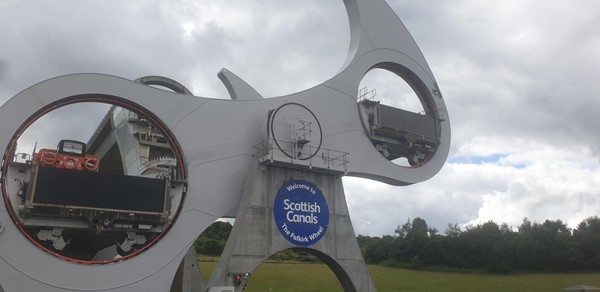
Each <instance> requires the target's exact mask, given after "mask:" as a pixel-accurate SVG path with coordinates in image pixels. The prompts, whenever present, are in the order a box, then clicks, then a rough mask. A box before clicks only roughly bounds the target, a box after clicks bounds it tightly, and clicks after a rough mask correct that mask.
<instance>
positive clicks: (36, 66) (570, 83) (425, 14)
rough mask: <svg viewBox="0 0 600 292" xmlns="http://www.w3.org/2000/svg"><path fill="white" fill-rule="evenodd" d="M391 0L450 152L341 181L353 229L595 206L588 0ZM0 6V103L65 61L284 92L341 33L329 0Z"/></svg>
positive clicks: (194, 86) (402, 98) (401, 90)
mask: <svg viewBox="0 0 600 292" xmlns="http://www.w3.org/2000/svg"><path fill="white" fill-rule="evenodd" d="M389 4H390V6H391V7H392V8H393V9H394V10H395V11H396V13H397V14H398V15H399V17H400V19H401V20H402V21H404V23H405V25H406V26H407V28H408V29H409V30H410V31H411V33H412V35H413V37H414V38H415V40H416V41H417V43H418V44H419V46H420V48H421V49H422V51H423V53H424V55H425V57H426V59H427V60H428V61H429V64H430V66H431V67H432V70H433V73H434V75H435V76H436V78H437V81H438V83H439V85H440V87H441V90H442V93H443V94H444V98H445V101H446V105H447V107H448V113H449V116H450V122H451V126H452V146H451V152H450V157H449V158H450V161H454V162H456V163H448V164H446V166H444V168H443V169H442V170H441V171H440V173H439V174H438V175H437V176H436V177H434V178H433V179H431V180H429V181H427V182H423V183H421V184H417V185H413V186H408V187H392V186H387V185H384V184H380V183H375V182H369V181H366V180H362V179H353V178H346V179H344V182H345V190H346V193H347V198H348V204H349V207H350V210H351V216H352V218H353V222H354V223H355V230H356V231H357V233H361V234H371V235H382V234H391V233H392V232H393V230H394V229H395V228H396V226H397V225H398V224H402V223H404V222H405V221H406V219H407V218H408V217H411V218H414V217H417V216H420V217H423V218H425V219H426V220H427V222H428V223H429V224H430V225H432V226H435V227H437V228H438V229H440V230H443V229H444V228H445V226H446V224H447V223H459V224H467V223H475V222H483V221H486V220H494V221H497V222H507V223H509V224H511V225H517V224H518V223H520V221H521V219H522V218H523V217H528V218H530V219H532V220H544V219H553V218H559V219H562V220H564V221H566V222H567V223H568V224H569V225H570V226H571V227H574V225H575V224H577V223H579V221H580V220H582V219H583V218H585V217H587V216H591V215H597V214H598V210H600V205H599V200H600V199H599V198H600V196H598V192H597V191H595V190H594V186H597V185H599V184H598V182H599V181H598V180H599V179H600V178H599V177H600V167H599V165H598V164H599V163H600V146H599V145H600V135H598V134H597V133H598V129H597V128H598V125H600V121H599V120H598V118H597V116H598V111H600V98H598V97H597V95H598V94H597V92H600V83H599V82H598V81H597V76H600V37H599V36H600V27H599V26H598V25H597V23H599V22H600V2H598V1H593V0H581V1H570V2H566V1H545V2H544V3H543V5H541V4H540V3H539V2H538V1H516V0H511V1H501V2H498V1H483V2H482V1H477V0H462V1H453V2H440V1H431V0H425V1H417V2H413V1H399V0H389ZM0 8H1V9H0V19H2V22H3V24H5V25H2V26H0V43H1V44H10V45H2V46H0V102H4V101H6V100H7V99H8V98H10V97H12V96H14V95H15V94H17V93H18V92H20V91H21V90H23V89H25V88H26V87H28V86H30V85H32V84H34V83H37V82H39V81H42V80H45V79H48V78H51V77H55V76H57V75H62V74H71V73H79V72H97V73H107V74H112V75H117V76H121V77H125V78H129V79H135V78H138V77H141V76H146V75H163V76H167V77H170V78H173V79H175V80H177V81H179V82H181V83H183V84H184V85H186V86H187V87H188V88H190V89H191V90H192V91H193V92H194V93H195V94H197V95H200V96H208V97H219V98H227V97H228V95H227V92H226V90H225V88H224V86H223V85H222V84H221V83H220V81H219V80H218V79H217V78H216V73H217V72H218V71H219V70H220V69H221V68H222V67H226V68H228V69H230V70H231V71H232V72H234V73H236V74H238V75H239V76H240V77H242V78H244V79H245V80H246V81H248V83H249V84H251V85H252V86H254V87H255V88H256V89H257V90H258V91H259V92H260V93H261V94H263V95H264V96H266V97H271V96H278V95H284V94H289V93H293V92H297V91H299V90H302V89H306V88H308V87H311V86H314V85H317V84H319V83H321V82H323V81H325V80H327V79H328V78H330V77H331V76H333V75H334V74H335V73H336V72H337V71H338V69H339V67H340V66H341V65H342V63H343V61H344V59H345V55H346V52H347V44H348V41H349V28H348V24H347V19H346V15H345V11H344V6H343V2H342V1H326V2H324V1H318V0H310V1H301V2H290V1H278V0H262V1H260V2H259V1H255V0H254V1H242V2H240V1H183V0H182V1H164V0H163V1H161V0H153V1H113V2H110V3H107V2H94V3H86V4H85V5H81V3H80V2H78V1H59V2H57V1H53V2H51V3H50V2H44V1H36V2H25V1H15V0H5V1H0ZM384 75H385V74H384ZM368 78H371V77H367V79H368ZM372 79H373V80H370V81H369V82H370V84H373V86H371V85H369V86H370V87H374V88H375V89H377V91H378V92H379V93H380V95H381V96H382V97H384V98H385V99H384V102H386V103H390V104H394V105H397V106H403V107H405V108H409V109H414V110H415V111H417V110H418V109H419V105H418V103H416V102H415V100H414V95H411V94H410V91H409V90H407V88H406V86H404V87H403V86H399V87H394V86H393V85H392V84H393V83H394V82H395V81H396V80H397V79H395V78H393V76H392V77H389V76H376V77H374V78H372ZM411 98H412V99H413V100H411ZM71 124H72V123H71ZM57 125H62V124H60V122H59V123H58V124H57ZM67 125H68V123H66V124H65V126H67ZM72 128H73V130H72V131H78V129H75V128H76V127H72ZM42 129H43V128H42ZM79 130H80V129H79ZM39 135H40V136H38V134H35V136H36V137H41V136H42V134H39ZM84 140H85V139H84ZM494 155H496V156H494ZM478 157H479V158H478ZM482 157H497V159H496V160H494V161H488V162H486V161H485V160H481V158H482ZM459 158H464V159H465V160H464V161H463V162H461V163H458V159H459ZM453 159H454V160H453ZM469 159H471V161H470V162H469Z"/></svg>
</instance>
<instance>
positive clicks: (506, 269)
mask: <svg viewBox="0 0 600 292" xmlns="http://www.w3.org/2000/svg"><path fill="white" fill-rule="evenodd" d="M231 229H232V226H231V224H229V223H227V222H219V221H217V222H215V223H213V225H211V226H210V227H208V228H207V229H206V230H205V231H204V232H203V233H202V235H201V236H200V237H199V238H198V239H197V240H196V243H195V247H196V252H197V253H199V254H203V255H211V256H219V255H221V253H222V252H223V248H224V246H225V243H226V241H227V239H228V237H229V234H230V232H231ZM357 240H358V244H359V247H360V249H361V252H362V254H363V257H364V259H365V261H366V262H367V264H377V265H384V266H393V267H404V268H414V269H436V270H444V269H448V270H470V271H473V270H478V271H485V272H491V273H511V272H562V273H564V272H600V218H599V217H597V216H595V217H590V218H587V219H585V220H583V221H582V222H581V223H579V225H577V227H576V228H575V229H570V228H568V227H567V225H566V224H565V223H564V222H562V221H561V220H546V221H544V222H543V223H535V222H531V221H530V220H528V219H526V218H525V219H523V222H522V223H521V225H519V226H518V227H517V228H516V229H513V228H511V227H509V226H508V225H507V224H506V223H504V224H500V225H498V224H497V223H495V222H493V221H489V222H486V223H483V224H478V225H469V226H466V227H460V226H459V225H458V224H448V227H447V228H446V230H445V231H444V233H443V234H440V233H439V232H438V230H436V229H435V228H432V227H429V226H428V225H427V222H426V221H425V219H422V218H420V217H417V218H414V219H412V220H411V219H408V220H407V221H406V223H404V224H402V225H399V226H398V228H396V230H395V231H394V235H385V236H382V237H371V236H363V235H359V236H358V237H357ZM273 259H274V260H277V261H285V260H300V261H316V258H314V257H313V256H311V255H308V254H306V253H305V252H303V251H297V250H294V249H290V250H286V251H285V252H283V253H278V254H276V255H274V256H273Z"/></svg>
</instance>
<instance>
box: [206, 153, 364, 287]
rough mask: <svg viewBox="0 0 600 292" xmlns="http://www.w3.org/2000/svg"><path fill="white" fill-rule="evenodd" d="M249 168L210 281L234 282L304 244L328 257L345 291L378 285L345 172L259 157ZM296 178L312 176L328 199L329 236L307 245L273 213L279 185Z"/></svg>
mask: <svg viewBox="0 0 600 292" xmlns="http://www.w3.org/2000/svg"><path fill="white" fill-rule="evenodd" d="M247 173H248V176H247V177H246V183H245V187H244V194H243V195H242V200H241V202H240V207H239V210H238V213H237V216H236V222H235V225H234V226H233V230H232V231H231V235H230V236H229V240H228V241H227V245H226V246H225V250H224V251H223V254H222V255H221V260H220V262H219V265H218V266H217V268H216V269H215V271H214V272H213V274H212V276H211V278H210V280H209V282H208V287H220V286H232V285H233V276H234V275H237V274H240V275H244V274H245V273H249V274H252V273H253V272H254V271H255V270H256V269H257V267H258V266H259V265H260V264H261V263H263V262H264V261H265V260H266V259H267V258H269V257H270V256H272V255H274V254H276V253H277V252H279V251H282V250H286V249H289V248H299V249H300V250H303V251H306V252H308V253H310V254H312V255H315V256H316V257H318V258H319V259H320V260H321V261H323V262H324V263H325V264H326V265H327V266H328V267H329V268H330V269H331V270H332V271H333V273H334V274H335V276H336V278H337V279H338V280H339V282H340V284H341V285H342V287H343V289H344V291H376V290H375V286H374V284H373V281H372V280H371V278H370V276H369V274H368V271H367V266H366V264H365V262H364V260H363V258H362V254H361V252H360V249H359V247H358V242H357V241H356V237H355V235H354V230H353V228H352V221H351V220H350V215H349V213H348V207H347V204H346V198H345V195H344V188H343V186H342V180H341V178H340V176H338V175H333V174H326V173H319V172H315V171H307V170H300V169H292V168H285V167H279V166H274V165H270V166H264V165H261V164H259V163H256V162H255V163H252V164H251V165H250V167H249V169H248V172H247ZM292 180H304V181H307V182H311V183H312V184H314V185H316V186H317V187H318V188H319V189H320V190H321V191H322V193H323V196H324V197H325V199H326V201H327V206H328V212H327V214H328V216H329V218H328V219H329V221H328V222H329V223H328V224H329V225H328V227H327V229H326V231H325V234H324V236H323V237H322V238H320V239H319V240H318V241H316V242H311V243H310V244H309V245H308V246H300V245H297V244H294V243H293V242H292V241H290V240H289V239H288V238H286V237H285V236H284V234H283V233H282V232H281V231H280V229H279V228H278V226H277V223H276V220H275V218H274V212H273V209H274V201H275V197H276V196H277V193H278V190H279V189H280V188H281V187H282V185H283V184H284V183H286V182H288V181H292ZM243 281H247V279H244V280H243ZM243 281H242V282H243ZM242 284H244V283H242ZM243 286H244V285H238V286H236V287H235V291H241V289H242V287H243Z"/></svg>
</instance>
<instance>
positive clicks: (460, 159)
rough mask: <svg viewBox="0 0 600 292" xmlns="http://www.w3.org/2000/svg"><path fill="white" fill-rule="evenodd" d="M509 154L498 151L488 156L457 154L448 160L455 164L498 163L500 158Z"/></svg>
mask: <svg viewBox="0 0 600 292" xmlns="http://www.w3.org/2000/svg"><path fill="white" fill-rule="evenodd" d="M506 156H508V154H506V153H498V154H492V155H487V156H457V157H453V158H451V159H450V160H448V162H449V163H455V164H484V163H491V164H498V162H499V161H500V159H502V158H504V157H506Z"/></svg>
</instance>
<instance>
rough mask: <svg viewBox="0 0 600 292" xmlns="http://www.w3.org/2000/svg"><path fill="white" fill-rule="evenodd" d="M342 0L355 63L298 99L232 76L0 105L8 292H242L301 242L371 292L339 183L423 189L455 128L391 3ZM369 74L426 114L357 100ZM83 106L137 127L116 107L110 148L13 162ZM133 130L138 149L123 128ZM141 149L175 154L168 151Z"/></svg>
mask: <svg viewBox="0 0 600 292" xmlns="http://www.w3.org/2000/svg"><path fill="white" fill-rule="evenodd" d="M344 4H345V6H346V10H347V13H348V18H349V22H350V30H351V39H350V47H349V50H348V55H347V58H346V61H345V63H344V64H343V66H342V68H341V69H340V70H339V72H338V73H337V74H336V75H335V76H334V77H332V78H331V79H329V80H326V81H324V82H323V83H322V84H320V85H318V86H315V87H313V88H310V89H308V90H305V91H302V92H298V93H294V94H290V95H286V96H279V97H273V98H263V97H262V96H261V95H260V94H259V93H258V92H257V91H255V90H254V89H253V88H252V87H251V86H250V85H248V84H247V83H246V82H244V81H243V80H242V79H241V78H239V77H238V76H236V75H234V74H233V73H232V72H229V71H227V70H225V69H223V70H222V71H221V72H219V74H218V76H219V78H220V79H221V80H222V81H223V83H224V84H225V86H226V88H227V89H228V91H229V94H230V96H231V100H222V99H212V98H206V97H199V96H193V95H192V94H191V93H190V92H189V91H188V90H186V89H185V88H184V87H183V86H181V85H180V84H178V83H177V82H175V81H173V80H170V79H167V78H159V77H146V78H142V79H140V80H136V81H131V80H126V79H123V78H119V77H115V76H109V75H100V74H74V75H67V76H61V77H56V78H53V79H50V80H46V81H43V82H41V83H38V84H35V85H33V86H31V87H29V88H27V89H25V90H24V91H22V92H21V93H19V94H17V95H16V96H14V97H13V98H12V99H10V100H9V101H7V102H6V103H5V104H4V105H2V107H0V119H1V121H0V133H1V135H0V147H4V148H3V149H4V151H3V158H2V159H3V160H2V165H1V190H2V203H1V204H0V286H1V289H0V290H4V291H9V292H10V291H156V292H164V291H203V290H206V291H240V290H241V289H242V288H243V286H244V285H245V284H246V282H247V281H249V280H251V275H252V272H253V271H254V270H255V269H256V267H257V266H258V265H260V263H261V262H262V261H263V260H265V259H266V258H268V257H269V256H271V255H273V254H274V253H276V252H278V251H280V250H283V249H287V248H299V249H302V250H304V251H308V252H310V253H312V254H314V255H316V256H317V257H318V258H320V259H321V260H322V261H323V262H324V263H326V264H327V265H328V266H329V267H330V268H331V270H332V271H333V272H334V274H335V275H336V277H337V278H338V280H339V281H340V283H341V286H342V287H343V288H344V290H345V291H375V286H374V285H373V283H372V281H371V279H370V276H369V275H368V272H367V269H366V265H365V263H364V260H363V258H362V256H361V254H360V250H359V248H358V244H357V242H356V238H355V234H354V230H353V228H352V224H351V221H350V217H349V214H348V208H347V205H346V200H345V196H344V191H343V186H342V182H341V179H340V178H341V177H342V176H345V175H347V176H355V177H362V178H367V179H371V180H376V181H380V182H384V183H387V184H392V185H398V186H402V185H409V184H414V183H419V182H422V181H424V180H427V179H429V178H431V177H433V176H434V175H435V174H436V173H437V172H438V171H439V170H440V169H441V167H442V166H443V164H444V163H445V160H446V158H447V155H448V150H449V145H450V124H449V119H448V114H447V110H446V106H445V104H444V100H443V98H442V95H441V92H440V90H439V88H438V85H437V84H436V81H435V79H434V77H433V74H432V72H431V70H430V68H429V66H428V65H427V62H426V61H425V58H424V56H423V55H422V53H421V51H420V50H419V48H418V46H417V44H416V43H415V41H414V40H413V38H412V37H411V36H410V34H409V32H408V31H407V29H406V28H405V27H404V25H403V24H402V23H401V21H400V20H399V19H398V17H397V16H396V14H395V13H394V12H393V10H392V9H391V8H390V7H389V6H388V5H387V3H385V2H384V1H383V0H345V1H344ZM373 69H384V70H387V71H389V72H392V73H395V74H396V75H398V76H399V77H401V78H402V79H404V80H405V81H406V82H407V83H408V84H409V85H410V86H411V87H412V89H413V90H414V92H415V93H416V95H417V96H418V98H419V99H420V102H421V104H422V106H423V109H424V112H423V113H412V112H408V111H405V110H402V109H398V108H395V107H393V106H389V105H385V104H382V103H380V102H378V101H374V100H372V99H369V98H357V96H360V94H359V89H358V86H359V83H360V81H361V79H362V78H363V76H364V75H365V74H366V73H367V72H369V71H370V70H373ZM149 85H162V86H164V87H167V88H170V89H172V92H171V91H166V90H161V89H158V88H155V87H152V86H149ZM85 102H96V103H106V104H112V105H114V106H115V107H118V108H120V109H123V110H125V111H127V112H130V113H133V115H134V116H135V119H133V120H132V119H131V118H126V116H125V115H123V114H122V113H123V112H121V113H120V114H117V112H114V114H113V115H112V118H111V119H106V120H105V122H106V127H104V126H103V127H99V128H98V130H97V133H95V135H96V134H97V135H104V134H106V133H105V132H104V131H111V130H112V131H115V133H116V134H115V135H112V136H111V135H106V136H105V137H107V138H106V141H108V142H106V143H95V144H94V143H92V142H93V141H91V142H90V143H91V144H89V143H88V145H86V144H83V143H77V141H69V140H64V141H61V142H60V144H59V146H58V147H57V149H39V152H37V153H34V154H32V155H31V157H29V159H25V161H19V160H18V159H16V158H15V157H18V156H19V155H17V153H16V147H17V141H18V139H19V138H20V137H21V135H22V134H23V133H24V132H25V130H26V129H27V128H28V127H29V126H30V125H32V123H34V122H35V121H36V120H38V119H39V118H40V117H42V116H43V115H45V114H47V113H49V112H51V111H53V110H56V109H59V108H61V107H64V106H67V105H72V104H76V103H85ZM119 117H120V118H119ZM132 121H135V123H136V124H135V127H137V128H135V127H134V128H135V129H138V131H137V132H135V131H133V132H131V133H133V134H132V135H130V136H131V137H135V138H136V139H137V140H135V141H134V140H132V139H129V138H127V137H126V135H125V134H123V133H125V129H127V128H128V127H129V126H125V125H126V123H131V122H132ZM134 128H131V127H130V130H131V129H134ZM104 129H106V130H104ZM139 129H143V131H140V130H139ZM119 137H120V138H119ZM136 143H137V144H136ZM135 145H142V146H143V145H150V146H152V147H154V148H153V149H167V148H168V149H169V151H168V153H167V152H164V151H163V153H162V154H165V153H167V154H168V156H169V157H168V158H164V159H163V158H161V157H162V156H164V155H162V154H161V153H159V152H160V151H158V152H156V153H154V154H152V153H153V152H151V151H154V150H139V149H142V148H139V149H138V150H135V151H134V150H132V149H134V148H135ZM161 145H162V146H161ZM165 145H167V146H166V147H163V146H165ZM86 147H87V148H88V151H86V149H85V148H86ZM161 147H162V148H161ZM115 149H116V150H115ZM144 149H147V148H144ZM92 150H93V151H94V153H89V152H90V151H92ZM144 151H146V152H144ZM149 151H150V152H149ZM144 153H145V154H144ZM148 153H150V154H148ZM144 155H145V156H144ZM141 156H144V157H146V158H148V157H150V158H152V157H154V158H156V159H147V160H148V161H145V162H144V165H146V168H145V169H146V170H148V169H149V170H150V172H149V173H148V172H144V173H141V172H139V171H138V172H137V173H135V174H136V175H132V174H134V173H133V172H135V171H130V170H132V169H138V170H139V167H140V166H139V165H140V164H139V163H138V164H136V161H138V160H139V157H141ZM23 157H25V156H23ZM111 159H112V161H118V163H116V164H114V165H112V166H111V165H110V163H109V162H108V161H111ZM395 159H406V161H407V162H408V163H407V165H405V166H400V165H397V164H395V163H393V162H392V160H395ZM135 165H138V166H136V167H137V168H135V167H134V166H135ZM148 165H150V166H148ZM126 169H129V170H126ZM109 170H113V172H111V171H109ZM165 170H166V171H165ZM221 217H236V222H235V226H234V228H233V230H232V233H231V236H230V238H229V240H228V242H227V245H226V247H225V251H224V252H223V255H222V257H221V261H220V263H219V265H218V267H217V268H216V270H215V272H214V273H213V276H212V277H211V278H210V280H209V281H208V283H206V284H205V283H203V281H202V280H201V279H200V280H197V278H194V277H192V276H190V274H193V273H197V271H198V270H197V263H195V259H194V255H193V244H194V241H195V240H196V238H197V237H198V235H199V234H200V233H201V232H202V231H203V230H204V229H206V228H207V227H208V226H209V225H210V224H211V223H213V222H214V221H215V220H216V219H218V218H221ZM194 267H195V269H194ZM194 279H196V280H194ZM194 281H197V282H198V283H197V284H198V285H192V284H193V283H195V282H194Z"/></svg>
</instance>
